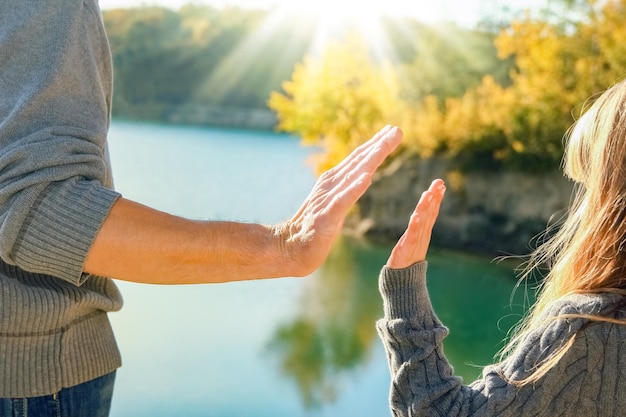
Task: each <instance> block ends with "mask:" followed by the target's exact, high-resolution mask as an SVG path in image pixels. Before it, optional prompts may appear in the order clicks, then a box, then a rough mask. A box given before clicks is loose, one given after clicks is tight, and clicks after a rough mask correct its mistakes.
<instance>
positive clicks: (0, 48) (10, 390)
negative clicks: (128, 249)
mask: <svg viewBox="0 0 626 417" xmlns="http://www.w3.org/2000/svg"><path fill="white" fill-rule="evenodd" d="M111 89H112V71H111V57H110V51H109V46H108V43H107V40H106V36H105V32H104V26H103V23H102V17H101V13H100V10H99V7H98V4H97V0H28V1H2V2H0V258H1V261H0V397H29V396H39V395H46V394H51V393H53V392H56V391H58V390H59V389H60V388H62V387H68V386H73V385H76V384H79V383H81V382H84V381H87V380H90V379H92V378H95V377H98V376H101V375H103V374H105V373H108V372H111V371H112V370H114V369H116V368H117V367H118V366H120V355H119V352H118V349H117V346H116V343H115V340H114V337H113V334H112V331H111V326H110V324H109V321H108V318H107V315H106V312H109V311H115V310H118V309H119V308H121V305H122V299H121V296H120V294H119V292H118V290H117V288H116V286H115V285H114V283H113V282H112V281H111V280H109V279H107V278H102V277H95V276H89V275H87V274H85V273H83V264H84V262H85V258H86V255H87V253H88V251H89V248H90V247H91V245H92V243H93V240H94V238H95V236H96V234H97V232H98V230H99V229H100V227H101V225H102V223H103V221H104V219H105V217H106V216H107V214H108V212H109V210H110V208H111V206H112V205H113V203H114V202H115V200H116V199H117V198H118V196H119V194H118V193H116V192H115V191H113V190H112V176H111V170H110V163H109V160H108V154H107V148H106V135H107V130H108V126H109V117H110V103H111ZM111 261H112V262H115V260H114V259H112V260H111Z"/></svg>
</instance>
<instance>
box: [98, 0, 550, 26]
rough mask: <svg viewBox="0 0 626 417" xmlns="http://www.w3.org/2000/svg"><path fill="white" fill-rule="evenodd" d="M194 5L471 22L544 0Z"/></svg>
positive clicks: (170, 0) (266, 0) (141, 1)
mask: <svg viewBox="0 0 626 417" xmlns="http://www.w3.org/2000/svg"><path fill="white" fill-rule="evenodd" d="M193 2H194V3H196V4H207V5H211V6H215V7H224V6H239V7H244V8H261V9H268V8H278V7H281V8H288V9H290V10H292V11H294V12H301V13H311V12H313V11H314V12H324V13H329V14H339V15H346V16H347V15H353V14H354V13H355V10H358V13H360V14H367V15H372V16H380V15H387V16H392V17H397V16H411V17H414V18H415V19H416V20H419V21H421V22H425V23H434V22H437V21H441V20H446V21H455V22H457V23H459V24H463V25H465V24H467V25H471V24H473V23H475V22H476V21H478V20H479V19H480V17H481V16H482V15H484V14H487V13H489V12H490V11H492V9H493V8H494V7H498V6H497V5H498V4H500V5H502V4H506V5H508V6H510V7H514V8H515V9H518V8H538V7H540V6H541V5H543V4H545V2H546V0H509V1H504V0H382V1H380V0H378V1H373V0H361V1H357V0H193ZM185 3H189V0H100V7H101V8H103V9H106V8H117V7H132V6H140V5H160V6H166V7H170V8H173V9H177V8H179V7H180V6H182V5H183V4H185Z"/></svg>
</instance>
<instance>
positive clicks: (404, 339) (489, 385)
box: [377, 262, 614, 417]
mask: <svg viewBox="0 0 626 417" xmlns="http://www.w3.org/2000/svg"><path fill="white" fill-rule="evenodd" d="M425 274H426V263H425V262H423V263H418V264H416V265H413V266H411V267H409V268H406V269H401V270H391V269H387V268H384V269H383V271H382V272H381V276H380V290H381V293H382V295H383V299H384V313H385V316H384V318H383V319H381V320H379V322H378V323H377V327H378V332H379V335H380V337H381V338H382V341H383V344H384V346H385V349H386V352H387V357H388V362H389V369H390V373H391V390H390V406H391V409H392V412H393V415H394V416H407V417H408V416H442V417H443V416H446V417H450V416H485V417H486V416H531V415H532V416H553V415H559V416H576V415H596V414H597V410H596V407H597V405H596V400H597V399H598V398H599V397H598V395H599V389H598V385H599V383H598V381H599V380H600V379H601V377H600V376H598V375H597V374H598V372H600V371H599V370H598V363H602V362H603V360H604V357H605V355H604V346H605V345H606V344H605V343H604V342H603V341H604V340H606V335H607V334H608V333H610V331H609V330H607V329H610V328H611V326H614V325H611V324H601V325H599V324H594V325H591V326H585V327H582V324H583V321H582V320H573V321H566V320H560V319H556V320H547V321H546V322H545V323H546V324H545V327H542V328H540V329H537V331H536V332H534V333H532V334H531V335H529V337H528V339H527V340H526V341H525V342H524V343H523V345H522V346H521V347H520V348H519V349H517V350H516V352H515V353H514V354H513V355H512V356H511V357H509V358H508V359H507V360H506V361H504V362H503V363H501V364H498V365H492V366H489V367H487V368H485V369H484V371H483V376H482V378H481V379H479V380H477V381H475V382H473V383H472V384H470V385H463V383H462V380H461V378H459V377H457V376H455V375H454V372H453V368H452V366H451V364H450V363H449V362H448V360H447V359H446V357H445V355H444V351H443V339H444V338H445V337H446V335H447V334H448V330H447V329H446V328H445V327H444V326H443V324H442V323H441V322H440V321H439V319H438V318H437V316H436V314H435V312H434V311H433V308H432V305H431V302H430V299H429V296H428V292H427V289H426V279H425ZM567 306H568V305H567V304H565V305H563V306H561V307H558V308H556V311H552V312H551V314H553V315H555V316H556V315H558V314H562V313H569V312H571V311H570V310H571V309H570V310H568V308H569V307H567ZM574 334H576V339H575V342H574V344H573V345H572V347H570V349H569V350H568V351H567V353H566V354H565V356H564V357H562V358H561V359H560V361H559V362H558V363H557V365H556V366H555V367H554V368H552V369H551V370H550V371H549V372H548V373H547V374H546V375H545V376H544V377H543V378H542V379H540V380H539V381H538V382H536V383H534V384H527V385H524V386H522V387H518V386H515V385H513V384H511V383H510V381H511V380H519V379H521V378H524V377H526V376H528V375H529V373H530V372H531V371H532V370H533V369H534V367H535V366H536V365H537V364H538V363H540V362H541V361H542V360H543V359H545V358H546V357H547V356H548V355H550V354H551V353H553V352H554V349H556V348H557V347H559V346H561V343H564V342H565V341H567V340H569V338H570V336H572V335H574ZM590 340H595V341H596V342H595V343H594V344H593V345H591V344H590V342H589V341H590ZM590 346H592V348H590ZM600 369H602V368H600ZM602 372H606V370H603V371H602ZM593 375H595V378H592V376H593ZM592 379H595V385H594V384H593V383H590V382H591V381H592Z"/></svg>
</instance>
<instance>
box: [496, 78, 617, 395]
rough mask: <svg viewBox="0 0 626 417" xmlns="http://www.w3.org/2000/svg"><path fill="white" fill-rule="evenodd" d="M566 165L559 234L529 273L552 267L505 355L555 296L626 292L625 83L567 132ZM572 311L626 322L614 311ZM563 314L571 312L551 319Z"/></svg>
mask: <svg viewBox="0 0 626 417" xmlns="http://www.w3.org/2000/svg"><path fill="white" fill-rule="evenodd" d="M563 169H564V173H565V175H566V176H568V177H569V178H571V179H572V180H573V181H575V182H576V188H575V190H576V191H575V194H574V198H573V200H572V204H571V206H570V208H569V211H568V214H567V217H566V219H565V220H564V221H563V223H562V224H561V225H560V226H559V228H558V231H556V232H555V234H554V235H553V236H552V237H550V238H548V240H547V241H546V242H545V243H544V244H542V245H541V246H540V247H539V248H538V249H537V250H536V251H535V252H534V253H533V254H531V257H530V260H529V262H528V264H527V267H526V269H525V273H524V276H528V275H529V274H531V271H532V270H535V269H536V268H539V267H540V266H547V269H548V272H547V275H546V277H545V280H544V281H543V284H542V286H541V290H540V293H539V296H538V298H537V301H536V302H535V304H534V305H533V306H532V308H531V310H530V311H529V314H528V315H527V316H526V318H525V319H524V320H523V321H522V323H521V325H520V326H519V327H518V329H517V331H516V332H515V334H514V336H513V337H512V339H511V341H510V342H509V343H508V345H507V346H506V347H505V349H504V350H503V352H502V354H501V357H502V358H505V357H507V356H508V355H510V354H512V353H513V352H514V351H515V349H516V348H517V347H518V346H519V345H520V344H521V343H523V340H524V338H525V336H526V335H527V334H528V333H529V332H531V331H532V330H533V329H535V328H536V327H537V326H539V325H541V324H542V323H543V321H544V319H542V318H541V315H542V313H543V312H544V311H545V310H546V308H547V307H548V306H549V305H550V304H551V303H552V302H554V301H555V300H557V299H558V298H560V297H563V296H566V295H571V294H582V293H587V294H588V293H606V292H610V293H616V292H617V293H621V294H624V295H626V80H625V81H622V82H620V83H619V84H616V85H614V86H613V87H612V88H610V89H609V90H607V91H606V92H604V93H603V94H602V95H601V96H600V97H599V98H598V99H597V100H596V101H595V102H594V103H593V104H592V105H591V107H589V109H588V110H587V111H586V112H585V113H584V114H583V116H582V117H581V118H580V119H579V120H578V121H577V122H576V123H575V125H574V126H573V127H572V129H570V131H569V132H568V135H567V144H566V147H565V154H564V158H563ZM575 316H576V317H579V318H582V319H586V320H588V321H606V322H617V323H620V324H626V320H619V319H615V318H613V315H612V314H610V312H608V313H607V312H604V313H602V315H575ZM566 318H572V316H571V315H568V316H567V317H564V316H560V317H556V318H554V319H566ZM574 338H575V335H573V336H572V337H571V338H570V339H569V340H566V341H564V343H563V344H562V345H561V347H559V348H557V349H556V350H555V352H554V353H553V354H552V355H551V356H550V357H548V358H547V359H545V360H544V361H543V362H541V363H538V364H536V366H535V368H534V369H533V370H532V372H531V374H530V375H529V376H528V377H527V378H525V379H523V380H518V381H510V382H513V383H515V384H516V385H524V384H527V383H532V382H535V381H537V380H538V379H539V378H541V377H542V376H543V375H545V373H546V372H547V371H548V370H550V369H551V368H552V367H553V366H554V365H555V364H556V363H557V362H558V360H559V359H560V358H561V357H562V356H563V355H564V354H565V353H566V352H567V350H568V349H569V347H570V346H571V345H572V343H573V342H574Z"/></svg>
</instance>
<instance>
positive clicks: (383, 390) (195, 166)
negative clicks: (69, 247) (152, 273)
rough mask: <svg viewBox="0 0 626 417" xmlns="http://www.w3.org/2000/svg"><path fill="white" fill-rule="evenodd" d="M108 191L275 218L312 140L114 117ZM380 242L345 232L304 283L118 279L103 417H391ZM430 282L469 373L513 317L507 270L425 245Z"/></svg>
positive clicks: (197, 212) (235, 216) (198, 214)
mask: <svg viewBox="0 0 626 417" xmlns="http://www.w3.org/2000/svg"><path fill="white" fill-rule="evenodd" d="M110 150H111V156H112V160H113V170H114V179H115V183H116V188H117V189H118V190H119V191H121V192H122V194H123V195H125V196H126V197H127V198H131V199H134V200H136V201H139V202H141V203H144V204H148V205H150V206H152V207H155V208H157V209H160V210H164V211H168V212H170V213H174V214H179V215H183V216H187V217H192V218H197V219H219V220H241V221H250V222H251V221H254V222H277V221H281V220H284V219H286V218H288V217H289V216H290V215H291V214H292V213H294V212H295V211H296V210H297V209H298V207H299V205H300V203H301V202H302V200H303V199H304V198H305V197H306V195H307V193H308V191H309V190H310V188H311V186H312V185H313V183H314V180H315V179H314V177H313V174H312V167H311V166H310V165H309V164H308V162H307V161H308V159H309V157H310V155H312V153H313V152H314V151H315V149H312V148H305V147H302V146H301V145H300V144H299V142H298V140H297V139H296V138H293V137H290V136H285V135H280V134H274V133H264V132H251V131H237V130H220V129H209V128H193V127H181V126H162V125H152V124H139V123H130V122H121V121H116V122H114V123H113V125H112V128H111V134H110ZM389 250H390V247H389V246H385V245H375V244H372V243H368V242H361V241H355V240H351V239H347V238H343V239H341V240H340V241H339V242H338V243H337V245H336V247H335V248H334V250H333V252H332V253H331V255H330V257H329V259H328V261H327V262H326V263H325V264H324V265H323V266H322V267H321V268H320V269H319V270H318V271H316V272H315V273H314V274H312V275H311V276H309V277H306V278H299V279H295V278H284V279H278V280H268V281H254V282H244V283H228V284H218V285H199V286H180V287H174V286H168V287H163V286H153V285H139V284H132V283H126V282H120V283H119V286H120V289H121V291H122V294H123V295H124V299H125V306H124V308H123V310H122V311H121V312H119V313H115V314H113V315H111V320H112V322H113V326H114V329H115V332H116V334H117V337H118V342H119V345H120V348H121V350H122V355H123V361H124V365H123V367H122V368H121V369H120V370H119V372H118V379H117V385H116V391H115V395H114V402H113V410H112V414H111V415H112V417H125V416H129V417H130V416H132V417H142V416H146V417H148V416H150V417H161V416H186V417H193V416H211V417H222V416H223V417H227V416H228V417H238V416H242V417H245V416H272V417H297V416H329V417H331V416H332V417H350V416H360V417H368V416H372V417H374V416H377V417H378V416H388V415H389V409H388V406H387V394H388V387H389V375H388V371H387V363H386V358H385V354H384V351H383V349H382V345H381V343H380V341H379V339H378V337H377V335H376V332H375V327H374V323H375V321H376V320H377V319H378V318H379V317H380V316H381V314H382V306H381V300H380V296H379V295H378V288H377V276H378V271H379V270H380V267H381V266H382V264H383V263H384V262H385V260H386V257H387V255H388V253H389ZM429 262H430V263H429V288H430V291H431V296H432V299H433V304H434V305H435V308H436V310H437V312H438V314H439V316H440V318H441V319H442V320H443V321H444V323H445V324H446V325H448V327H449V328H450V329H451V335H450V337H449V338H448V339H447V340H446V344H445V352H446V354H447V355H448V357H449V358H450V360H451V361H452V363H453V364H454V366H455V369H456V371H457V372H458V373H459V374H460V375H462V376H463V377H464V379H465V380H466V381H467V382H470V381H471V380H473V379H474V378H476V377H477V376H478V375H479V374H480V366H481V365H485V364H487V363H489V362H490V361H491V359H492V357H493V355H494V353H495V352H496V351H497V350H498V349H499V348H500V347H501V340H502V339H503V338H504V337H505V334H506V331H507V330H508V328H509V327H510V326H511V325H512V324H513V323H514V322H515V321H516V320H517V319H518V318H519V315H520V314H521V313H522V312H523V308H522V307H521V304H522V301H523V296H524V291H522V290H520V291H518V292H517V293H516V297H514V298H513V299H511V293H512V290H513V286H514V283H515V280H514V274H513V271H512V267H511V266H510V265H503V264H495V263H493V262H491V259H490V258H481V257H476V256H470V255H465V254H460V253H456V252H450V251H445V250H437V249H432V250H431V252H430V253H429Z"/></svg>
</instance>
